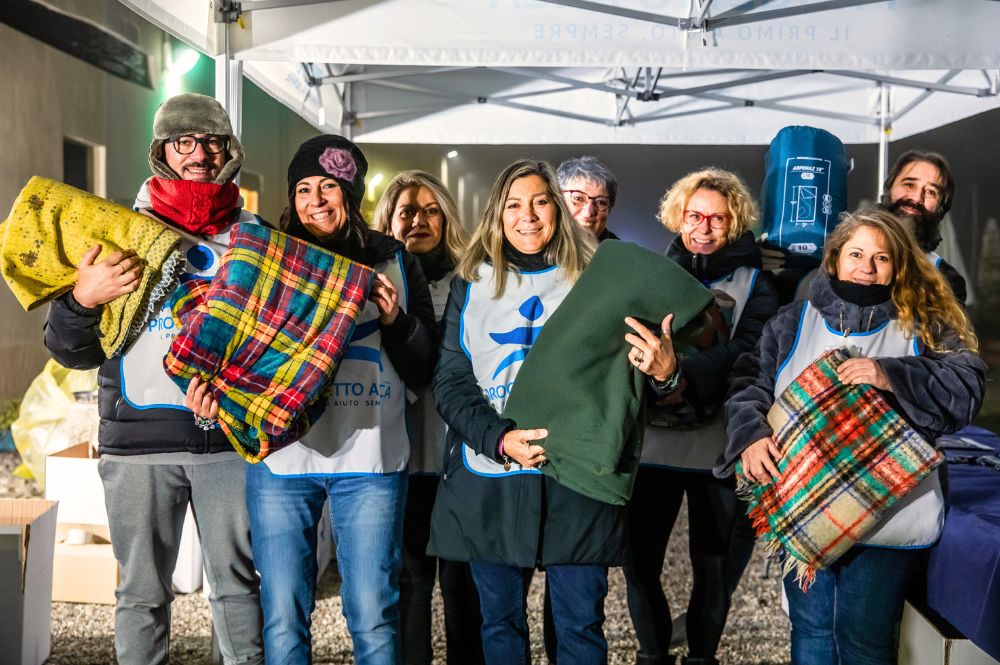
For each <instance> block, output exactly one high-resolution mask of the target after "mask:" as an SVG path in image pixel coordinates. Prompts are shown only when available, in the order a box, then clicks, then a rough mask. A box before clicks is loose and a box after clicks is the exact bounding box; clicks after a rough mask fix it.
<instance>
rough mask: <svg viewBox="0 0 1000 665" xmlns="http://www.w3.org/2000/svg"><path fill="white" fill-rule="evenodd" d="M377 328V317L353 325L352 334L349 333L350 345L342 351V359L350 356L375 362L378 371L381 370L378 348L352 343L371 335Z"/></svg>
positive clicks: (354, 358)
mask: <svg viewBox="0 0 1000 665" xmlns="http://www.w3.org/2000/svg"><path fill="white" fill-rule="evenodd" d="M377 330H378V319H372V320H371V321H365V322H364V323H359V324H358V325H356V326H354V334H353V335H351V345H350V346H348V347H347V350H346V351H345V352H344V360H347V359H348V358H351V359H353V360H363V361H365V362H369V363H375V364H376V365H378V369H379V371H380V372H381V371H383V370H384V368H383V367H382V353H381V351H380V350H379V349H377V348H376V349H373V348H372V347H370V346H363V345H361V344H354V342H357V341H359V340H362V339H364V338H366V337H371V336H372V335H374V334H375V331H377Z"/></svg>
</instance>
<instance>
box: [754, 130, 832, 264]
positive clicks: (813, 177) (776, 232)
mask: <svg viewBox="0 0 1000 665" xmlns="http://www.w3.org/2000/svg"><path fill="white" fill-rule="evenodd" d="M849 170H850V161H849V160H848V158H847V152H846V150H845V149H844V144H843V143H841V142H840V139H838V138H837V137H836V136H834V135H833V134H831V133H830V132H827V131H825V130H822V129H817V128H815V127H805V126H802V125H793V126H791V127H785V128H784V129H782V130H781V131H780V132H778V134H777V136H775V137H774V140H772V141H771V146H770V148H769V149H768V151H767V156H766V157H765V158H764V188H763V190H762V191H761V197H760V198H761V208H762V215H761V226H762V229H761V231H762V232H764V233H766V234H767V239H766V241H765V243H766V244H767V245H769V246H771V247H777V248H779V249H781V250H782V251H784V252H785V257H786V258H785V266H786V267H788V268H812V267H815V266H817V265H819V262H820V259H821V258H822V256H823V242H824V240H825V239H826V236H827V235H828V234H829V233H830V232H831V231H833V227H834V226H836V224H837V221H838V220H839V218H840V213H841V212H843V211H844V210H845V209H846V208H847V173H848V171H849Z"/></svg>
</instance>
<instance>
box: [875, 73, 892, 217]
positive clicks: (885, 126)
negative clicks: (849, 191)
mask: <svg viewBox="0 0 1000 665" xmlns="http://www.w3.org/2000/svg"><path fill="white" fill-rule="evenodd" d="M889 91H890V86H888V85H885V84H880V85H879V97H880V102H881V103H880V105H879V123H878V124H879V134H878V185H877V186H876V191H877V192H878V194H877V195H876V197H875V200H876V201H880V200H882V185H883V184H884V183H885V177H886V175H888V173H889V134H890V133H891V132H892V120H891V119H890V118H889Z"/></svg>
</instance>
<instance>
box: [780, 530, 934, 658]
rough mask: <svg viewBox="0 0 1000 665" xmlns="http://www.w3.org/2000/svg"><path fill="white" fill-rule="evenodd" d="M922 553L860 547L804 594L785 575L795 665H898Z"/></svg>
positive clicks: (821, 572) (792, 577) (820, 573)
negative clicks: (902, 629) (909, 592)
mask: <svg viewBox="0 0 1000 665" xmlns="http://www.w3.org/2000/svg"><path fill="white" fill-rule="evenodd" d="M921 558H922V556H921V550H906V549H891V548H883V547H862V546H855V547H852V548H851V549H849V550H848V551H847V552H846V553H845V554H844V555H843V556H842V557H841V558H840V559H838V560H837V562H836V563H835V564H834V565H833V566H831V567H830V568H827V569H825V570H819V571H817V572H816V581H815V582H814V583H813V585H812V586H810V587H809V590H808V591H805V592H803V591H802V590H801V589H800V588H799V585H798V584H797V583H796V582H795V575H794V574H789V575H786V576H785V580H784V583H785V594H786V595H787V596H788V615H789V618H790V619H791V620H792V663H794V665H838V663H839V664H841V665H876V664H878V665H895V663H896V662H897V658H896V652H897V650H898V647H899V623H900V620H901V619H902V616H903V600H904V599H905V596H906V590H907V587H908V586H909V582H910V579H911V577H912V574H913V572H914V570H915V569H916V567H917V565H918V564H919V562H920V560H921Z"/></svg>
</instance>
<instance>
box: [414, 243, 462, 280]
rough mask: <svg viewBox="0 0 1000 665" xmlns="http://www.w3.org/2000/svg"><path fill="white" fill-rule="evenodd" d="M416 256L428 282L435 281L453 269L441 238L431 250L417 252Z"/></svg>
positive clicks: (453, 265)
mask: <svg viewBox="0 0 1000 665" xmlns="http://www.w3.org/2000/svg"><path fill="white" fill-rule="evenodd" d="M416 257H417V260H418V261H420V267H421V268H422V269H423V271H424V277H426V278H427V281H428V282H437V281H439V280H440V279H441V278H442V277H444V276H445V275H447V274H448V273H450V272H451V271H452V270H454V269H455V264H454V263H452V261H451V257H450V256H449V255H448V248H447V247H445V245H444V241H443V240H442V241H441V242H439V243H438V244H437V246H436V247H435V248H434V249H432V250H431V251H429V252H426V253H424V254H417V255H416Z"/></svg>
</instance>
